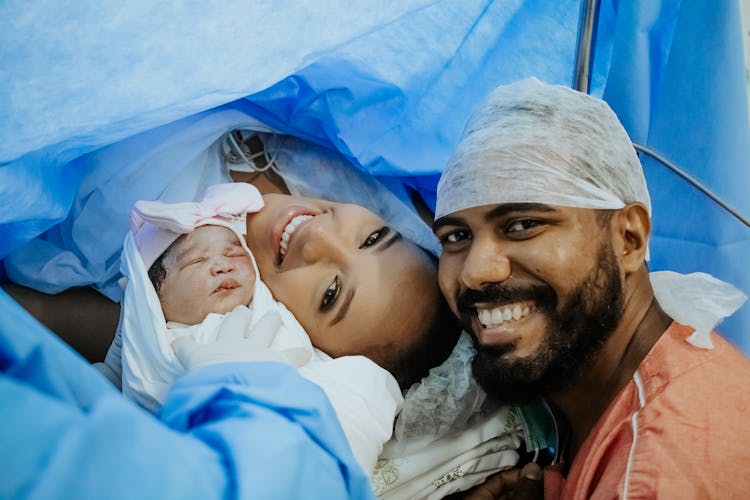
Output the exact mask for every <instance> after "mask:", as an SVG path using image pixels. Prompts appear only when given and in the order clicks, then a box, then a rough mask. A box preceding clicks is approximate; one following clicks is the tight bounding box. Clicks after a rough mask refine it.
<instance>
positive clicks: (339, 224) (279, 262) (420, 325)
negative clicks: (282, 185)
mask: <svg viewBox="0 0 750 500" xmlns="http://www.w3.org/2000/svg"><path fill="white" fill-rule="evenodd" d="M263 198H264V201H265V207H264V208H263V210H261V211H260V212H258V213H257V214H253V215H252V216H250V217H248V234H247V242H248V245H249V246H250V248H251V250H252V251H253V255H255V258H256V262H257V264H258V268H259V270H260V274H261V278H262V279H263V281H264V282H265V283H266V285H268V287H269V288H270V290H271V291H272V292H273V295H274V297H275V298H276V299H277V300H279V301H280V302H282V303H283V304H285V305H286V307H287V308H288V309H289V310H290V311H291V312H292V313H293V314H294V316H295V317H296V318H297V320H298V321H299V322H300V323H301V324H302V326H303V327H304V328H305V330H306V331H307V333H308V335H309V336H310V340H311V341H312V343H313V345H315V346H316V347H318V348H319V349H321V350H323V351H324V352H326V353H328V354H329V355H331V356H333V357H338V356H344V355H350V354H363V355H366V356H368V357H370V359H372V360H373V361H375V362H376V363H378V364H380V365H381V366H383V367H385V368H387V369H389V370H391V371H394V370H395V365H397V364H398V363H400V362H401V360H402V359H404V358H406V357H409V356H410V355H411V354H409V353H413V351H414V350H415V349H418V348H419V349H424V348H426V347H429V339H426V338H424V336H425V335H426V333H427V328H426V326H427V325H428V324H429V322H430V321H431V320H432V318H433V317H434V316H435V313H436V310H437V304H438V303H439V301H440V299H441V297H440V290H439V288H438V286H437V270H436V266H435V264H434V263H433V262H432V260H431V259H430V258H429V257H428V256H427V255H426V254H425V253H424V252H423V251H422V250H421V249H419V247H417V246H416V245H414V244H413V243H411V242H409V241H408V240H406V239H405V238H402V237H401V235H400V234H399V233H397V232H396V230H395V229H393V228H392V227H390V226H389V225H388V224H387V223H386V222H385V221H384V220H383V219H381V218H380V217H378V216H377V215H375V214H373V213H372V212H370V211H369V210H367V209H365V208H363V207H360V206H358V205H345V204H339V203H332V202H328V201H323V200H319V199H312V198H301V197H293V196H286V195H265V196H264V197H263ZM432 350H433V351H434V350H435V349H434V348H433V349H432Z"/></svg>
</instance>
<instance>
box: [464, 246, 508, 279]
mask: <svg viewBox="0 0 750 500" xmlns="http://www.w3.org/2000/svg"><path fill="white" fill-rule="evenodd" d="M510 272H511V269H510V259H509V258H508V256H507V255H506V254H505V253H504V252H503V250H502V248H501V247H500V246H499V245H496V244H492V243H491V242H487V241H482V240H474V243H473V244H472V247H471V249H470V250H469V254H468V255H467V257H466V260H465V261H464V264H463V268H462V269H461V274H460V277H459V279H460V280H461V284H462V285H463V286H465V287H466V288H469V289H472V290H479V289H481V288H482V287H484V286H485V285H487V284H490V283H501V282H503V281H505V280H506V279H508V277H509V276H510Z"/></svg>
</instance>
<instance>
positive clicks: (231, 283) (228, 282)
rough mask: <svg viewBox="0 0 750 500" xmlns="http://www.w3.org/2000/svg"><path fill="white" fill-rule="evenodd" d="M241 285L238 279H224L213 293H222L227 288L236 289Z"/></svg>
mask: <svg viewBox="0 0 750 500" xmlns="http://www.w3.org/2000/svg"><path fill="white" fill-rule="evenodd" d="M239 286H240V284H239V283H238V282H237V280H234V279H232V278H228V279H225V280H224V281H222V282H221V284H220V285H219V286H217V287H216V289H215V290H214V291H213V292H212V293H221V292H225V291H227V290H234V289H235V288H239Z"/></svg>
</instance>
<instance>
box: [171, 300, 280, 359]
mask: <svg viewBox="0 0 750 500" xmlns="http://www.w3.org/2000/svg"><path fill="white" fill-rule="evenodd" d="M251 319H252V317H251V314H250V310H249V309H248V308H247V307H245V306H237V307H236V308H235V309H234V310H233V311H232V312H230V313H229V314H228V315H227V317H226V319H224V323H223V324H222V325H221V327H220V328H219V332H218V334H217V336H216V341H215V342H212V343H211V344H198V343H197V342H196V341H195V340H194V339H193V338H191V337H182V338H179V339H175V340H174V341H173V342H172V349H174V353H175V356H177V359H178V360H179V361H180V363H181V364H182V366H183V368H185V370H186V371H189V370H192V369H194V368H198V367H201V366H207V365H213V364H216V363H227V362H237V361H278V362H281V363H289V361H288V360H287V359H286V357H284V355H282V354H280V353H277V352H275V351H273V350H271V344H272V343H273V340H274V338H275V337H276V334H277V333H278V331H279V329H280V328H281V316H279V313H278V312H277V311H273V310H272V311H269V312H268V313H266V314H265V315H264V316H263V317H262V318H261V319H260V320H259V321H258V324H257V325H255V328H253V330H252V331H250V329H249V326H250V320H251Z"/></svg>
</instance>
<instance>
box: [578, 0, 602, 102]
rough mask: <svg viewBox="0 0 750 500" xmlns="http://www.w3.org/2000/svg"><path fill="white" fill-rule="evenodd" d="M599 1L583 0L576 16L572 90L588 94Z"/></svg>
mask: <svg viewBox="0 0 750 500" xmlns="http://www.w3.org/2000/svg"><path fill="white" fill-rule="evenodd" d="M599 1H600V0H583V1H582V2H581V9H580V13H579V14H578V39H577V40H576V59H575V67H574V73H573V88H574V89H575V90H578V91H579V92H585V93H587V94H588V93H589V88H590V87H591V66H592V64H593V57H592V55H593V52H594V50H593V49H594V28H595V27H596V18H597V16H598V14H599Z"/></svg>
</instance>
